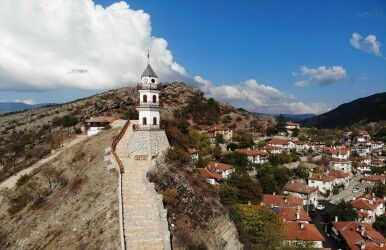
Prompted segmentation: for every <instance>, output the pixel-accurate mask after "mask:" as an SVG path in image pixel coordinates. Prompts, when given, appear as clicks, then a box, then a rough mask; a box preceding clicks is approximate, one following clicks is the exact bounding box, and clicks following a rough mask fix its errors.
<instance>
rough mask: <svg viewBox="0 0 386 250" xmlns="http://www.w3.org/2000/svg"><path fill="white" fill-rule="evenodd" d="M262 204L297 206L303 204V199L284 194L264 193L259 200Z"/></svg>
mask: <svg viewBox="0 0 386 250" xmlns="http://www.w3.org/2000/svg"><path fill="white" fill-rule="evenodd" d="M261 203H262V204H265V205H268V206H271V205H273V206H278V207H298V206H303V200H302V199H300V198H295V197H290V196H285V195H273V194H265V195H263V199H262V201H261Z"/></svg>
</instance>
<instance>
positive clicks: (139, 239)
mask: <svg viewBox="0 0 386 250" xmlns="http://www.w3.org/2000/svg"><path fill="white" fill-rule="evenodd" d="M132 133H133V132H132V126H129V127H128V129H127V130H126V133H125V134H124V136H123V137H122V139H121V140H120V141H119V143H118V145H117V150H116V152H117V154H118V156H119V158H120V160H121V161H122V163H123V165H124V166H125V172H124V173H123V174H122V200H123V221H124V235H125V242H126V249H152V250H153V249H154V250H156V249H170V241H169V231H168V229H167V223H166V225H165V223H163V222H162V218H161V217H163V218H165V216H166V210H165V209H162V208H160V202H161V203H162V201H161V199H160V197H159V195H158V194H157V193H156V191H155V189H154V185H152V184H150V183H149V181H148V180H147V175H146V174H147V172H148V171H149V170H150V168H151V166H152V162H151V161H136V160H133V159H130V158H129V157H128V141H129V138H130V136H131V135H132ZM161 206H162V205H161ZM165 227H166V228H165Z"/></svg>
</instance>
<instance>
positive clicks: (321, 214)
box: [311, 200, 339, 249]
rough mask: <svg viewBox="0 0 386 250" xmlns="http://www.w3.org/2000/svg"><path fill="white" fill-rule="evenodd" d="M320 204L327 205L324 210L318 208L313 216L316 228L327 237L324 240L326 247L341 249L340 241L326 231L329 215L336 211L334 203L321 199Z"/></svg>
mask: <svg viewBox="0 0 386 250" xmlns="http://www.w3.org/2000/svg"><path fill="white" fill-rule="evenodd" d="M319 204H322V205H324V206H325V208H324V209H323V210H316V211H315V213H314V214H313V215H312V216H311V219H312V222H313V223H314V224H315V226H316V228H317V229H318V230H319V232H320V233H321V234H322V235H323V237H324V238H325V241H324V242H323V247H324V248H331V249H339V245H338V243H337V242H336V241H335V240H334V239H333V238H332V237H331V236H330V234H328V233H326V230H325V228H326V226H327V225H328V224H327V217H328V216H329V214H331V213H332V212H333V211H334V207H335V205H334V204H331V203H330V202H329V201H326V200H319Z"/></svg>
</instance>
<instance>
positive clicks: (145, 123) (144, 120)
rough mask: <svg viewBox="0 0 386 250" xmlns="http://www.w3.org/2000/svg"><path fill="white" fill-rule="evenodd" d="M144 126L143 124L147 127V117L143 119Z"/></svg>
mask: <svg viewBox="0 0 386 250" xmlns="http://www.w3.org/2000/svg"><path fill="white" fill-rule="evenodd" d="M142 124H143V125H147V120H146V117H143V118H142Z"/></svg>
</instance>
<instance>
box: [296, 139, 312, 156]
mask: <svg viewBox="0 0 386 250" xmlns="http://www.w3.org/2000/svg"><path fill="white" fill-rule="evenodd" d="M294 143H295V150H296V152H297V153H304V152H307V151H308V149H309V148H310V146H309V145H308V143H307V142H303V141H294Z"/></svg>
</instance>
